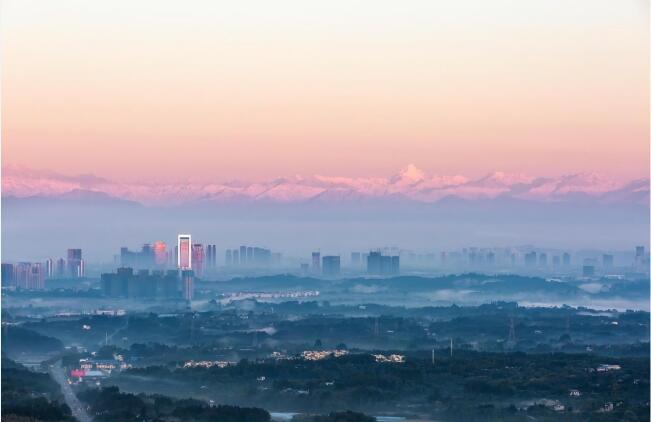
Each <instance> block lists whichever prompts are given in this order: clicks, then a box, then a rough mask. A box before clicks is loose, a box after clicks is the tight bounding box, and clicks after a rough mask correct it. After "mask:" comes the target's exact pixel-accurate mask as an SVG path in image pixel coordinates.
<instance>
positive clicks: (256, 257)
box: [224, 246, 282, 268]
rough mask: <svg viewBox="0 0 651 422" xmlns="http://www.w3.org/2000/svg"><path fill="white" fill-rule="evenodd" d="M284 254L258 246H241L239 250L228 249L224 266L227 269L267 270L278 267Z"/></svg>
mask: <svg viewBox="0 0 651 422" xmlns="http://www.w3.org/2000/svg"><path fill="white" fill-rule="evenodd" d="M281 260H282V254H281V253H278V252H271V250H269V249H265V248H260V247H257V246H240V247H239V249H226V253H225V259H224V265H225V266H226V267H249V268H267V267H270V266H271V265H277V264H279V263H280V261H281Z"/></svg>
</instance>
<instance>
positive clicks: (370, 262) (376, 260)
mask: <svg viewBox="0 0 651 422" xmlns="http://www.w3.org/2000/svg"><path fill="white" fill-rule="evenodd" d="M366 272H367V273H369V274H371V275H381V274H382V254H381V253H380V252H369V254H368V258H366Z"/></svg>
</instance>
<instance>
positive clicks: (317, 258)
mask: <svg viewBox="0 0 651 422" xmlns="http://www.w3.org/2000/svg"><path fill="white" fill-rule="evenodd" d="M312 272H313V273H315V274H319V273H320V272H321V252H312Z"/></svg>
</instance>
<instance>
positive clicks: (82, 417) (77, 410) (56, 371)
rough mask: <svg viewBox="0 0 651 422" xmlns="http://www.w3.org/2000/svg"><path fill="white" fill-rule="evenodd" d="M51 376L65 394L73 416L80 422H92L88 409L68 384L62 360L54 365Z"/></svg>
mask: <svg viewBox="0 0 651 422" xmlns="http://www.w3.org/2000/svg"><path fill="white" fill-rule="evenodd" d="M50 374H51V375H52V378H54V380H55V381H56V382H58V383H59V385H60V386H61V392H62V393H63V397H64V398H65V400H66V403H67V404H68V406H70V409H71V410H72V415H73V416H74V417H75V418H77V420H78V421H79V422H92V420H93V418H91V417H90V415H89V414H88V412H86V407H85V406H84V405H83V404H81V402H80V401H79V399H78V398H77V396H75V393H74V392H73V391H72V387H70V384H68V377H67V376H66V371H65V370H64V369H63V367H62V366H61V360H58V361H56V363H55V364H54V365H52V367H51V368H50Z"/></svg>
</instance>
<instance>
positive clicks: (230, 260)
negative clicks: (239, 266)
mask: <svg viewBox="0 0 651 422" xmlns="http://www.w3.org/2000/svg"><path fill="white" fill-rule="evenodd" d="M224 262H225V265H226V266H227V267H230V266H231V265H233V252H232V251H231V250H230V249H226V254H225V257H224Z"/></svg>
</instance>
